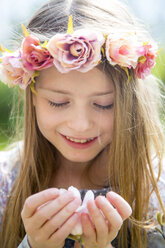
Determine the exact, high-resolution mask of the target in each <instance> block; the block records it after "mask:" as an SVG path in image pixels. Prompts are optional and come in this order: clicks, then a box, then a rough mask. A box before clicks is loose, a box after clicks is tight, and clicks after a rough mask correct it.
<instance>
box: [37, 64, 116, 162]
mask: <svg viewBox="0 0 165 248" xmlns="http://www.w3.org/2000/svg"><path fill="white" fill-rule="evenodd" d="M36 85H37V88H36V90H37V92H38V94H37V95H33V102H34V106H35V109H36V116H37V122H38V126H39V129H40V131H41V133H42V134H43V135H44V137H45V138H46V139H47V140H49V142H50V143H52V144H53V145H54V146H55V147H56V149H57V150H58V151H59V152H60V153H61V154H62V155H63V156H64V157H65V158H66V159H68V160H70V161H74V162H88V161H90V160H92V159H93V158H95V157H96V156H97V155H98V154H99V153H100V152H101V151H102V150H103V149H104V148H105V147H106V146H107V145H108V144H110V142H111V139H112V133H113V119H114V86H113V84H112V82H111V81H110V79H109V78H108V76H107V75H106V74H105V73H104V72H102V71H101V70H99V69H98V68H94V69H93V70H91V71H89V72H86V73H82V72H78V71H71V72H69V73H66V74H62V73H60V72H58V71H57V70H56V69H55V68H54V67H51V68H49V69H46V70H43V71H42V72H41V73H40V76H39V78H38V82H37V84H36Z"/></svg>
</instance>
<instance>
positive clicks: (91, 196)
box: [82, 190, 95, 206]
mask: <svg viewBox="0 0 165 248" xmlns="http://www.w3.org/2000/svg"><path fill="white" fill-rule="evenodd" d="M94 198H95V197H94V194H93V192H92V190H88V191H87V192H86V194H85V197H84V200H83V203H82V205H83V206H86V205H87V202H88V201H89V200H94Z"/></svg>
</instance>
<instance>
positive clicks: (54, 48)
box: [47, 29, 105, 73]
mask: <svg viewBox="0 0 165 248" xmlns="http://www.w3.org/2000/svg"><path fill="white" fill-rule="evenodd" d="M104 41H105V39H104V36H103V35H102V34H101V33H97V32H91V31H88V30H83V29H82V30H78V31H75V32H74V33H73V34H56V35H55V36H53V37H52V38H51V39H50V40H49V42H48V44H47V49H48V50H49V52H50V53H51V55H52V56H53V57H54V65H55V66H56V68H57V69H58V70H59V71H60V72H61V73H67V72H69V71H71V70H78V71H81V72H87V71H89V70H91V69H92V68H93V67H94V66H96V65H97V64H98V63H99V61H100V60H101V47H102V45H103V44H104Z"/></svg>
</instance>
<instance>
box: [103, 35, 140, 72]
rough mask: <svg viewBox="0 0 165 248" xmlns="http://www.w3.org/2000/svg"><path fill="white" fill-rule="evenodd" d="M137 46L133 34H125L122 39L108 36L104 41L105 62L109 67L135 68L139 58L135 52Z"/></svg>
mask: <svg viewBox="0 0 165 248" xmlns="http://www.w3.org/2000/svg"><path fill="white" fill-rule="evenodd" d="M138 46H139V43H138V41H137V37H136V35H135V34H127V35H125V36H123V37H122V35H120V36H116V37H115V36H111V35H109V36H108V37H107V41H106V57H107V60H108V61H109V63H110V64H111V65H117V64H118V65H120V66H122V67H127V68H135V67H136V65H137V61H138V57H139V55H138V54H137V51H136V49H137V47H138Z"/></svg>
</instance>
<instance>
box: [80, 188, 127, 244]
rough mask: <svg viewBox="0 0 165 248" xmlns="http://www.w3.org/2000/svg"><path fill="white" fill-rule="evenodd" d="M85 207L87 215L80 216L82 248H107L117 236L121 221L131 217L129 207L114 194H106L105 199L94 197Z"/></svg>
mask: <svg viewBox="0 0 165 248" xmlns="http://www.w3.org/2000/svg"><path fill="white" fill-rule="evenodd" d="M87 207H88V211H89V215H88V214H85V213H83V214H82V216H81V218H82V228H83V240H84V247H85V248H107V247H109V245H110V243H111V242H112V240H113V239H115V237H116V236H117V234H118V231H119V230H120V228H121V226H122V224H123V221H124V220H125V219H127V218H128V217H129V216H130V215H131V213H132V210H131V207H130V206H129V204H128V203H127V202H126V201H125V200H124V199H123V198H122V197H121V196H119V195H118V194H116V193H114V192H109V193H107V195H106V198H105V197H104V196H98V197H96V199H95V200H94V201H89V202H88V203H87ZM100 210H101V211H102V213H103V214H102V213H101V211H100ZM89 216H90V217H91V218H92V221H91V219H90V217H89ZM110 247H111V246H110Z"/></svg>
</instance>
